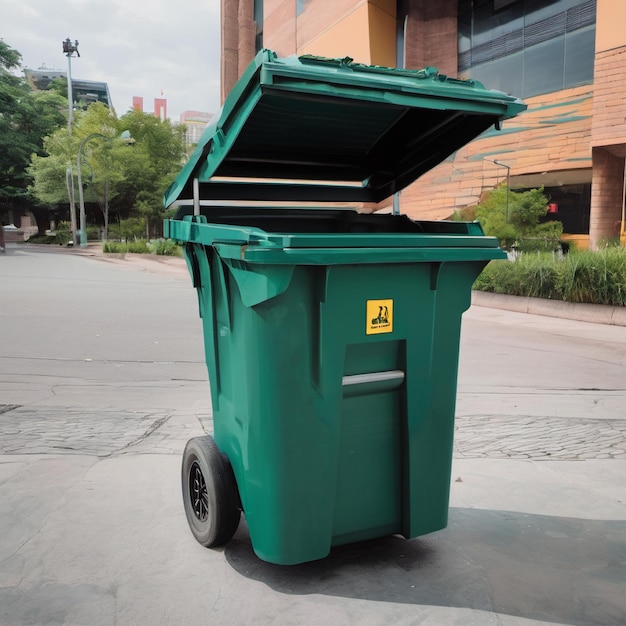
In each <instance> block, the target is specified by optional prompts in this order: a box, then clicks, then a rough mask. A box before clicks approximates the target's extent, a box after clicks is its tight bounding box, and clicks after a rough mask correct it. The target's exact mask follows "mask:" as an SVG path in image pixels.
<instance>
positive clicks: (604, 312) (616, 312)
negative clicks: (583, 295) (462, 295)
mask: <svg viewBox="0 0 626 626" xmlns="http://www.w3.org/2000/svg"><path fill="white" fill-rule="evenodd" d="M472 304H474V305H476V306H483V307H489V308H492V309H504V310H506V311H516V312H518V313H530V314H532V315H544V316H546V317H560V318H562V319H568V320H577V321H579V322H590V323H592V324H607V325H611V326H626V307H623V306H608V305H604V304H584V303H579V302H564V301H562V300H546V299H544V298H531V297H530V296H507V295H505V294H500V293H491V292H487V291H472Z"/></svg>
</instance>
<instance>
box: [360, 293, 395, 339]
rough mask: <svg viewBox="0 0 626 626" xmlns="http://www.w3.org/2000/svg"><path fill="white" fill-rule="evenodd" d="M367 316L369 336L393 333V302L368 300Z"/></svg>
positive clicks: (366, 324)
mask: <svg viewBox="0 0 626 626" xmlns="http://www.w3.org/2000/svg"><path fill="white" fill-rule="evenodd" d="M366 315H367V317H366V321H365V333H366V334H367V335H378V334H380V333H390V332H393V300H368V301H367V307H366Z"/></svg>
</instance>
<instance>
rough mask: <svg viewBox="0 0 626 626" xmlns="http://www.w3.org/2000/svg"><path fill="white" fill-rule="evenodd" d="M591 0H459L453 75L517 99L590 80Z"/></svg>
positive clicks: (593, 5) (592, 44) (592, 42)
mask: <svg viewBox="0 0 626 626" xmlns="http://www.w3.org/2000/svg"><path fill="white" fill-rule="evenodd" d="M595 15H596V0H459V10H458V16H459V17H458V52H459V54H458V71H459V73H460V74H462V75H463V76H465V77H470V78H476V79H477V80H480V81H481V82H483V83H484V84H485V85H487V86H489V87H491V88H493V89H501V90H502V91H506V92H507V93H511V94H514V95H516V96H520V97H528V96H533V95H539V94H543V93H549V92H551V91H558V90H561V89H563V88H565V87H573V86H576V85H581V84H586V83H590V82H592V81H593V64H594V53H595Z"/></svg>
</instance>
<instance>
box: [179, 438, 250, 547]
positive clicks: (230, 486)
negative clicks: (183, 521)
mask: <svg viewBox="0 0 626 626" xmlns="http://www.w3.org/2000/svg"><path fill="white" fill-rule="evenodd" d="M182 487H183V503H184V505H185V515H186V516H187V521H188V522H189V527H190V528H191V532H192V533H193V536H194V537H195V538H196V539H197V540H198V542H199V543H201V544H202V545H203V546H206V547H207V548H213V547H216V546H221V545H224V544H225V543H227V542H228V541H230V539H231V537H232V536H233V535H234V534H235V531H236V530H237V526H239V518H240V517H241V511H240V509H239V506H238V502H239V498H238V496H237V483H236V481H235V476H234V474H233V470H232V467H231V466H230V463H229V461H228V459H227V458H226V456H225V455H223V454H222V453H221V452H220V451H219V448H218V447H217V445H216V443H215V441H213V437H210V436H209V435H206V436H204V437H194V438H193V439H190V440H189V441H188V442H187V445H186V446H185V451H184V452H183V467H182Z"/></svg>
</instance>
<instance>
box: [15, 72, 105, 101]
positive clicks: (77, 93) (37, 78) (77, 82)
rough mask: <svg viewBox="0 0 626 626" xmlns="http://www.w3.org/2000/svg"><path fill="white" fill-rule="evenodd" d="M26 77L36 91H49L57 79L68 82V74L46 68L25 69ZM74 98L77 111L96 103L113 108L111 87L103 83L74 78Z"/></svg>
mask: <svg viewBox="0 0 626 626" xmlns="http://www.w3.org/2000/svg"><path fill="white" fill-rule="evenodd" d="M24 76H25V77H26V80H27V81H28V83H29V85H30V86H31V88H32V89H34V90H36V91H37V90H44V89H47V88H48V86H49V85H50V83H51V82H52V81H53V80H55V79H58V78H63V79H65V80H67V72H64V71H61V70H48V69H45V68H43V69H38V70H31V69H25V70H24ZM72 97H73V99H74V107H75V108H77V109H78V108H80V109H86V108H87V107H88V106H89V105H90V104H93V103H94V102H102V103H104V104H106V105H107V106H108V107H109V108H113V104H112V102H111V94H110V93H109V85H108V83H104V82H101V81H97V80H82V79H80V78H72Z"/></svg>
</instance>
